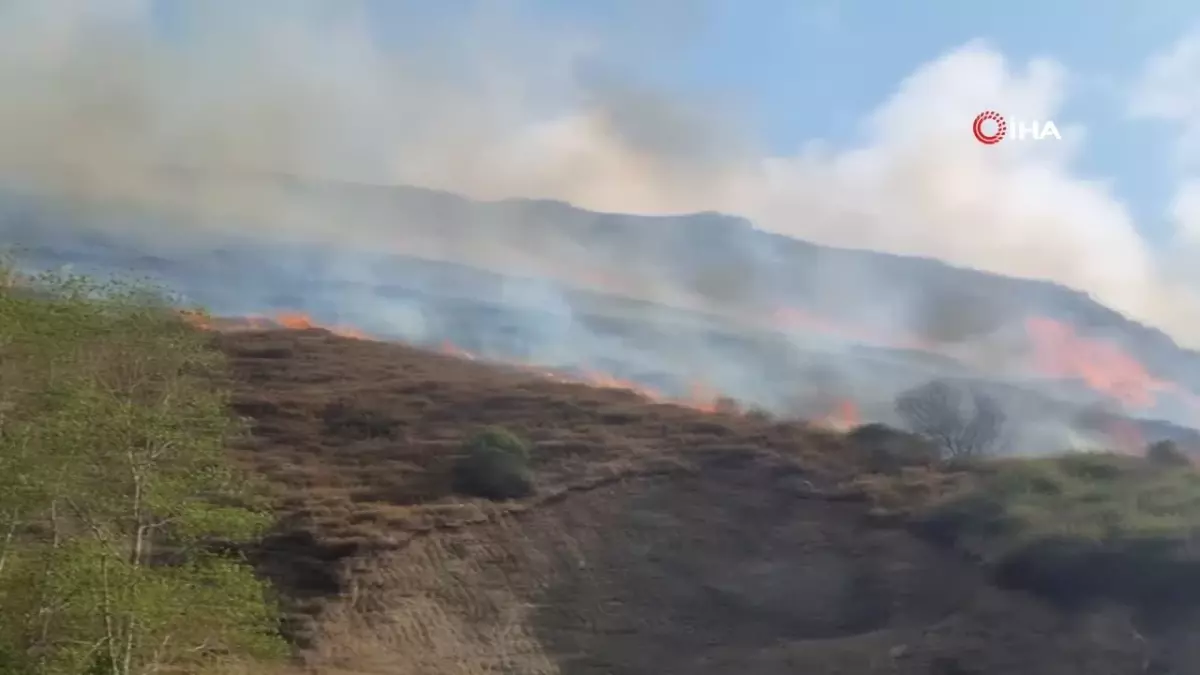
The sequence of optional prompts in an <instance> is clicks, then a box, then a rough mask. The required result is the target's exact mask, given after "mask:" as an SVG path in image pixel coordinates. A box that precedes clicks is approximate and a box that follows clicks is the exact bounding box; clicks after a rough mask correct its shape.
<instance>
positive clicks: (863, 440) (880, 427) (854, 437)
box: [849, 424, 941, 474]
mask: <svg viewBox="0 0 1200 675" xmlns="http://www.w3.org/2000/svg"><path fill="white" fill-rule="evenodd" d="M849 438H850V440H851V441H852V442H853V443H854V444H855V445H857V446H858V447H859V448H860V449H861V450H862V451H863V452H865V453H866V461H867V467H868V468H869V470H870V471H871V472H872V473H884V474H896V473H899V472H900V471H901V470H903V469H904V468H906V467H913V466H931V465H933V464H936V463H937V462H938V461H939V460H940V459H941V452H940V451H939V450H938V447H937V446H936V445H934V444H933V443H931V442H929V441H928V440H926V439H924V438H922V437H920V436H918V435H916V434H912V433H908V432H906V431H901V430H899V429H893V428H892V427H889V426H887V425H886V424H864V425H862V426H860V427H858V428H856V429H854V430H853V431H851V432H850V434H849Z"/></svg>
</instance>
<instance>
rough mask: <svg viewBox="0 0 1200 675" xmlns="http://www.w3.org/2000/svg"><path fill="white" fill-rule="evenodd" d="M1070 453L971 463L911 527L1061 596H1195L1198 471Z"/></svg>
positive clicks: (1156, 599)
mask: <svg viewBox="0 0 1200 675" xmlns="http://www.w3.org/2000/svg"><path fill="white" fill-rule="evenodd" d="M1147 468H1148V467H1147V466H1146V463H1145V462H1143V461H1142V460H1140V459H1139V458H1136V457H1129V456H1122V455H1112V454H1091V453H1079V454H1071V455H1065V456H1061V457H1047V458H1040V459H1011V460H1003V461H995V462H989V463H987V464H984V465H980V466H978V467H976V469H975V472H974V473H973V485H972V487H971V489H970V490H968V491H966V492H965V493H960V494H956V495H953V496H951V497H950V498H948V499H945V500H943V501H940V502H937V503H935V504H933V505H932V506H931V507H930V508H929V509H927V510H925V511H924V512H923V513H920V514H918V516H917V518H916V521H915V523H914V524H915V525H917V530H918V531H919V532H921V533H923V534H924V535H926V536H928V537H930V538H931V539H934V540H936V541H938V542H940V543H943V544H946V545H949V546H953V547H954V548H957V549H959V550H960V551H963V552H965V553H967V554H969V555H970V556H972V557H974V558H977V559H979V560H981V561H983V562H985V563H986V564H988V565H989V566H991V568H992V569H993V571H994V572H995V573H996V575H997V578H998V580H999V581H1000V582H1002V583H1003V584H1004V585H1006V586H1010V587H1017V588H1023V589H1025V590H1030V591H1034V592H1037V593H1039V594H1041V595H1042V596H1043V597H1047V598H1049V599H1052V600H1055V601H1059V602H1063V603H1070V604H1075V603H1087V602H1092V601H1096V600H1101V599H1117V600H1122V601H1128V602H1132V603H1138V604H1140V605H1142V606H1144V607H1155V606H1165V605H1164V604H1163V603H1169V604H1174V605H1176V606H1178V605H1181V604H1188V605H1192V604H1197V603H1200V590H1197V591H1193V590H1192V588H1191V587H1192V586H1195V584H1194V583H1192V581H1191V580H1192V579H1195V578H1197V575H1200V555H1197V553H1196V549H1195V545H1194V544H1195V541H1196V538H1197V535H1198V534H1200V474H1197V473H1196V472H1194V471H1190V470H1180V469H1178V468H1171V467H1167V468H1163V469H1161V470H1147Z"/></svg>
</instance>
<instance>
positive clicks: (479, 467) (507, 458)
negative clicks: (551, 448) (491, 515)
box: [454, 427, 533, 500]
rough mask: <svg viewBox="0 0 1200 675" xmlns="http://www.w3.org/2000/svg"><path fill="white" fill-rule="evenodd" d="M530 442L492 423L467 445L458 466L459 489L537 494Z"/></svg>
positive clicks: (506, 495) (489, 495)
mask: <svg viewBox="0 0 1200 675" xmlns="http://www.w3.org/2000/svg"><path fill="white" fill-rule="evenodd" d="M529 459H530V457H529V444H528V443H526V442H525V441H524V440H522V439H521V438H519V437H517V436H516V435H515V434H513V433H512V432H510V431H508V430H507V429H503V428H499V427H489V428H487V429H484V430H483V431H481V432H479V433H477V434H475V435H474V436H472V437H471V438H470V439H468V440H467V442H466V443H464V445H463V456H462V458H461V459H460V460H459V462H458V464H457V465H456V466H455V472H454V483H455V489H456V490H457V491H459V492H461V493H464V494H468V495H473V496H476V497H484V498H486V499H493V500H504V499H519V498H521V497H527V496H529V495H530V494H533V472H532V471H531V470H530V468H529Z"/></svg>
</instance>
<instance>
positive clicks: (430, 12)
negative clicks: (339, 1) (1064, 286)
mask: <svg viewBox="0 0 1200 675" xmlns="http://www.w3.org/2000/svg"><path fill="white" fill-rule="evenodd" d="M477 4H478V3H472V2H463V1H461V0H460V1H458V2H454V1H453V0H448V1H447V2H443V3H440V4H439V6H438V7H437V8H436V9H431V8H430V5H429V3H412V2H409V3H404V2H390V1H389V0H375V2H374V3H373V4H372V12H373V15H374V18H375V20H377V21H378V24H377V26H378V30H379V32H380V33H381V34H382V35H383V36H384V37H385V38H389V37H390V38H392V39H399V38H396V36H397V35H411V34H410V33H409V31H410V30H414V29H415V30H416V31H417V32H418V34H421V33H424V34H429V33H430V32H431V33H433V34H437V30H436V28H435V29H434V30H432V31H429V30H428V29H429V27H430V26H435V27H436V26H439V25H440V26H449V25H453V24H454V23H455V22H456V21H458V20H460V19H461V18H462V17H463V16H465V15H466V14H467V13H469V12H470V11H472V10H473V9H476V7H477ZM514 5H515V4H514ZM520 9H521V11H522V12H525V13H527V14H528V15H530V16H532V17H536V18H537V19H540V20H546V21H547V22H548V23H549V25H553V23H554V22H560V23H563V24H578V25H584V26H589V27H592V28H594V29H595V30H597V31H598V32H601V33H603V34H604V35H605V36H606V39H607V41H608V42H609V45H610V48H609V49H608V50H607V51H606V58H607V60H608V61H609V62H610V63H611V64H612V65H613V66H614V67H616V68H620V69H624V70H625V71H627V72H633V73H636V74H637V77H639V78H640V79H642V80H644V81H648V82H653V83H654V85H656V86H659V87H662V88H664V89H667V90H676V91H684V92H686V91H689V90H690V91H702V92H707V93H710V94H711V93H712V92H721V94H723V95H727V96H728V97H730V98H734V99H736V100H737V101H738V102H739V105H740V106H742V107H743V108H745V112H746V115H747V117H748V119H749V120H750V121H751V122H752V123H753V124H754V125H755V133H756V134H758V135H759V136H760V137H761V138H762V139H764V140H765V141H766V142H767V143H769V146H770V147H771V148H772V149H773V150H775V151H777V152H790V151H793V150H794V149H795V148H796V147H798V146H800V145H802V144H803V143H804V142H805V141H807V140H809V139H813V138H820V139H824V140H828V141H832V142H834V143H838V142H852V141H853V140H854V139H855V137H856V135H857V134H858V132H859V125H860V121H861V118H862V116H863V115H865V114H866V113H868V112H869V111H870V110H872V109H873V108H875V107H876V106H878V105H879V104H880V103H881V102H882V101H883V100H884V99H886V98H887V97H888V96H889V95H890V94H891V92H892V90H893V89H894V88H895V87H896V84H897V83H898V82H899V81H900V80H901V79H903V78H904V77H906V76H907V75H909V74H910V73H911V72H912V71H913V70H914V69H916V68H917V67H918V66H919V65H921V64H923V63H926V62H928V61H931V60H933V59H935V58H937V57H938V56H940V55H941V54H943V53H945V52H947V51H949V50H951V49H953V48H955V47H958V46H960V45H962V44H964V43H967V42H968V41H970V40H974V39H981V38H982V39H984V40H986V41H988V43H990V44H991V45H993V46H995V47H996V48H997V49H998V50H999V51H1001V52H1003V53H1004V55H1005V56H1006V57H1008V58H1010V59H1013V60H1014V61H1024V60H1027V59H1030V58H1035V57H1051V58H1053V59H1055V60H1057V61H1060V62H1061V63H1063V64H1064V65H1066V66H1067V67H1068V68H1070V69H1071V71H1072V72H1073V73H1074V74H1076V75H1077V76H1078V77H1079V78H1080V79H1081V80H1092V81H1091V82H1085V83H1083V84H1081V85H1077V86H1076V88H1075V90H1074V91H1073V92H1072V93H1071V98H1070V99H1069V101H1068V104H1067V106H1066V107H1065V109H1064V110H1063V111H1062V115H1061V117H1062V118H1063V119H1066V120H1068V121H1070V122H1080V123H1085V124H1087V125H1088V127H1089V128H1090V129H1091V130H1092V134H1091V137H1092V138H1093V141H1092V142H1089V143H1088V144H1087V145H1086V146H1085V147H1084V148H1083V149H1082V156H1081V157H1080V163H1079V165H1078V168H1079V170H1080V172H1081V173H1083V174H1084V175H1089V176H1094V177H1097V178H1111V179H1113V180H1115V181H1116V183H1115V190H1116V192H1117V193H1118V194H1120V195H1121V196H1122V197H1124V198H1125V199H1126V200H1127V203H1128V206H1129V207H1130V209H1131V211H1132V212H1133V213H1134V215H1135V217H1136V220H1137V222H1138V226H1139V228H1141V229H1142V231H1143V232H1144V233H1145V234H1146V235H1147V236H1148V238H1149V239H1150V241H1151V242H1153V243H1154V244H1155V245H1158V246H1165V245H1167V244H1168V241H1167V234H1168V232H1167V230H1168V227H1167V225H1166V224H1165V223H1164V216H1163V207H1164V205H1165V204H1166V203H1167V202H1169V200H1170V199H1171V193H1172V190H1173V187H1174V186H1173V180H1174V178H1173V176H1172V175H1171V169H1170V161H1169V156H1170V144H1171V142H1172V140H1173V138H1174V136H1173V134H1172V133H1171V132H1170V130H1169V129H1167V128H1164V127H1163V126H1162V125H1159V124H1154V123H1148V122H1145V121H1138V120H1131V119H1129V117H1128V116H1127V114H1126V111H1125V103H1124V101H1123V100H1122V95H1123V94H1124V92H1125V88H1127V87H1128V86H1130V84H1131V82H1132V81H1133V80H1134V79H1135V78H1136V77H1137V75H1138V72H1139V70H1140V68H1141V67H1142V64H1143V62H1144V60H1145V59H1146V58H1147V57H1148V56H1150V55H1151V54H1152V53H1154V52H1156V51H1158V50H1161V49H1163V48H1164V47H1165V46H1167V45H1169V44H1171V43H1172V42H1173V41H1175V40H1177V39H1179V38H1180V36H1181V35H1182V34H1183V33H1184V32H1185V31H1186V30H1188V29H1189V28H1191V27H1193V26H1195V25H1197V24H1200V6H1198V5H1196V4H1195V3H1194V2H1189V1H1188V0H1159V1H1158V2H1153V3H1138V2H1133V1H1131V0H1052V1H1047V0H1010V1H1007V2H1003V3H978V2H961V1H958V0H919V1H913V2H879V1H876V0H815V1H811V2H809V1H802V0H792V1H789V0H743V1H738V0H695V2H692V3H688V2H684V1H682V0H681V1H679V2H669V1H666V2H664V1H662V0H645V1H644V2H633V1H627V0H612V1H608V2H568V1H562V0H536V2H530V3H524V4H521V5H520ZM1002 105H1003V102H997V106H1002Z"/></svg>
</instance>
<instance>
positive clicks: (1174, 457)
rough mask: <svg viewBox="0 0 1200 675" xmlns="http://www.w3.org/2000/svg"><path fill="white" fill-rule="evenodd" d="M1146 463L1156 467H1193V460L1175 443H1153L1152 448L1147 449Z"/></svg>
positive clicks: (1167, 441)
mask: <svg viewBox="0 0 1200 675" xmlns="http://www.w3.org/2000/svg"><path fill="white" fill-rule="evenodd" d="M1146 461H1148V462H1150V463H1151V464H1154V465H1156V466H1168V467H1172V466H1174V467H1178V466H1191V465H1192V460H1191V458H1190V457H1188V456H1187V454H1185V453H1184V452H1183V451H1182V450H1180V449H1179V446H1178V445H1176V444H1175V441H1170V440H1166V441H1158V442H1157V443H1151V444H1150V447H1148V448H1146Z"/></svg>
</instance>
